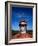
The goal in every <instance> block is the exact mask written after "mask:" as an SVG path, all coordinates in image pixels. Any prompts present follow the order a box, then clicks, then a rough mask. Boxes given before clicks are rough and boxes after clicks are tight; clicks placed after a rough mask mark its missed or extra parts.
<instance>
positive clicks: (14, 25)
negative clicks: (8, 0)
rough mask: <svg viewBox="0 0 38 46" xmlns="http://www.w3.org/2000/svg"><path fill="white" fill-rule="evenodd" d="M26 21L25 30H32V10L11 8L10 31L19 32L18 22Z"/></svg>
mask: <svg viewBox="0 0 38 46" xmlns="http://www.w3.org/2000/svg"><path fill="white" fill-rule="evenodd" d="M21 19H24V20H26V21H27V30H31V29H32V8H23V7H12V16H11V29H13V30H19V21H20V20H21Z"/></svg>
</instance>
